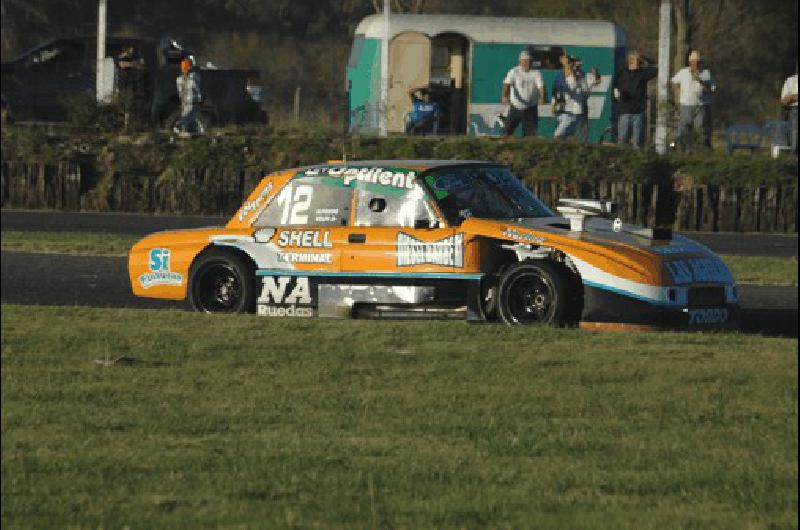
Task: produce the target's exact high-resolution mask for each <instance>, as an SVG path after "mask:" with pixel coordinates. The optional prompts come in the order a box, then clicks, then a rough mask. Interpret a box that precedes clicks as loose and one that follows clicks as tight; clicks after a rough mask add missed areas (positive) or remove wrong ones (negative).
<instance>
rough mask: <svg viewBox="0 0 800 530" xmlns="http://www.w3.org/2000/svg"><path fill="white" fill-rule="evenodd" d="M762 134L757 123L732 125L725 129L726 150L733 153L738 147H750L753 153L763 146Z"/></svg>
mask: <svg viewBox="0 0 800 530" xmlns="http://www.w3.org/2000/svg"><path fill="white" fill-rule="evenodd" d="M761 136H762V130H761V127H758V126H757V125H731V126H730V127H728V130H727V131H725V140H726V146H725V150H726V151H727V152H728V154H731V153H733V151H734V150H736V149H750V152H751V153H752V152H754V151H756V150H757V149H759V148H760V147H761Z"/></svg>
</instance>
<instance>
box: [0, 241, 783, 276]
mask: <svg viewBox="0 0 800 530" xmlns="http://www.w3.org/2000/svg"><path fill="white" fill-rule="evenodd" d="M139 239H141V238H140V236H133V235H126V234H107V233H100V232H37V231H31V232H23V231H15V230H3V231H2V249H3V250H6V251H15V252H47V253H59V254H83V255H91V256H125V255H127V252H128V250H129V249H130V248H131V247H132V246H133V244H134V243H136V241H138V240H139ZM723 259H724V260H725V263H727V264H728V266H729V267H730V269H731V272H732V273H733V277H734V278H736V281H737V282H739V283H757V284H765V285H792V286H796V285H797V258H777V257H753V256H723Z"/></svg>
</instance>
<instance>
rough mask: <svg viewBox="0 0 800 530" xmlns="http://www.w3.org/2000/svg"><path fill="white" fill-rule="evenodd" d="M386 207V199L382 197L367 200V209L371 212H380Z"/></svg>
mask: <svg viewBox="0 0 800 530" xmlns="http://www.w3.org/2000/svg"><path fill="white" fill-rule="evenodd" d="M385 209H386V199H384V198H382V197H375V198H373V199H370V200H369V211H371V212H373V213H381V212H382V211H384V210H385Z"/></svg>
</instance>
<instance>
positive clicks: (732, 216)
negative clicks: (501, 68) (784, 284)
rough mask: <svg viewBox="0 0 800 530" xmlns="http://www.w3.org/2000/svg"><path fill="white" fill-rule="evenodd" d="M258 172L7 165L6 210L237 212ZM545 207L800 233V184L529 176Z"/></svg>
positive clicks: (2, 181)
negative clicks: (603, 205)
mask: <svg viewBox="0 0 800 530" xmlns="http://www.w3.org/2000/svg"><path fill="white" fill-rule="evenodd" d="M261 177H262V174H261V173H259V172H256V171H235V170H217V169H212V168H202V169H192V168H188V169H174V170H168V171H167V172H165V173H162V174H160V175H155V174H137V175H123V174H118V173H115V174H113V175H105V176H102V177H100V178H97V177H96V176H89V175H84V173H83V171H82V168H81V166H80V164H78V163H74V162H64V163H59V164H41V163H31V162H12V161H3V162H2V176H1V178H0V188H1V189H0V202H2V205H3V207H13V208H31V209H55V210H87V211H115V212H137V213H162V214H186V215H188V214H192V215H232V214H233V213H234V212H235V211H236V210H237V209H238V207H239V206H240V204H241V203H242V201H243V200H244V199H245V198H246V196H247V194H249V193H250V191H251V190H252V189H253V188H254V187H255V185H256V184H257V183H258V181H259V180H260V179H261ZM526 185H527V186H528V187H530V188H531V190H532V191H533V192H534V193H535V194H536V195H537V196H539V198H541V199H542V200H543V201H544V202H545V203H546V204H548V205H550V206H555V204H556V202H557V200H558V198H559V197H585V198H605V199H609V200H612V201H614V202H616V203H617V204H618V205H619V216H620V217H621V218H622V219H623V220H624V221H626V222H629V223H637V224H642V225H645V226H656V225H670V224H671V225H672V226H673V228H675V229H676V230H704V231H726V232H728V231H730V232H787V233H797V198H798V197H797V185H796V184H792V185H782V186H777V185H776V186H756V187H744V186H709V185H680V186H675V187H670V186H666V187H665V186H663V185H662V186H658V185H656V184H653V183H639V182H628V181H625V182H620V181H611V180H594V181H570V182H561V181H550V180H541V181H528V182H526Z"/></svg>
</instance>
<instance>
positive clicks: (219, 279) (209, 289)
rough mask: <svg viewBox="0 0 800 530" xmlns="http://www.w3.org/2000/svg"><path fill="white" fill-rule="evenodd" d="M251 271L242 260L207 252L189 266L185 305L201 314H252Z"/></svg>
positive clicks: (214, 250) (232, 256)
mask: <svg viewBox="0 0 800 530" xmlns="http://www.w3.org/2000/svg"><path fill="white" fill-rule="evenodd" d="M255 285H256V281H255V271H254V270H253V265H252V263H251V262H250V261H249V260H247V259H245V258H243V257H242V256H240V255H238V254H235V253H232V252H229V251H224V250H220V249H210V250H208V251H206V252H204V253H203V254H202V255H200V257H199V258H197V261H195V262H194V263H193V264H192V269H191V272H190V276H189V303H190V304H191V305H192V309H194V310H195V311H200V312H203V313H252V312H254V311H255V305H256V289H255Z"/></svg>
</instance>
